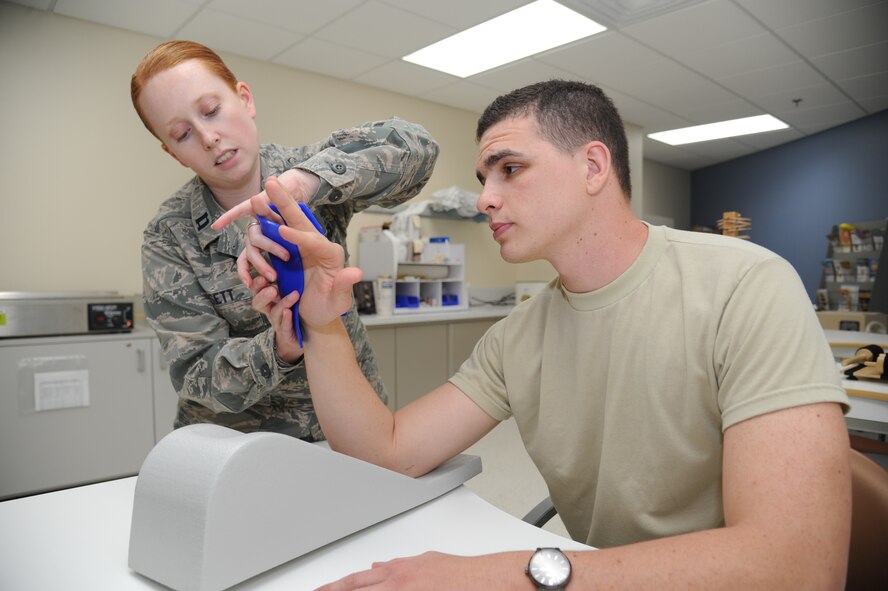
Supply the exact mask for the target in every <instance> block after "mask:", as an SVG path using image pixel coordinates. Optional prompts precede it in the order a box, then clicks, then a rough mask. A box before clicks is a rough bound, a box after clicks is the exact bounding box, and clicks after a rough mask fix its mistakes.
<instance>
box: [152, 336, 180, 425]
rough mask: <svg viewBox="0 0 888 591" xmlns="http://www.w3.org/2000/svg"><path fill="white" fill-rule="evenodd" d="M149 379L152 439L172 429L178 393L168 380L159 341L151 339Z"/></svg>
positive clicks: (168, 369) (168, 373) (177, 403)
mask: <svg viewBox="0 0 888 591" xmlns="http://www.w3.org/2000/svg"><path fill="white" fill-rule="evenodd" d="M151 380H152V390H153V393H154V441H155V442H157V441H160V440H161V439H163V436H164V435H166V434H167V433H170V432H171V431H172V430H173V422H174V421H175V420H176V412H177V409H178V406H179V395H178V394H176V391H175V390H174V389H173V382H172V381H171V380H170V366H169V365H168V364H167V362H166V360H165V359H164V358H163V355H162V354H161V352H160V341H159V340H157V339H156V338H153V339H151Z"/></svg>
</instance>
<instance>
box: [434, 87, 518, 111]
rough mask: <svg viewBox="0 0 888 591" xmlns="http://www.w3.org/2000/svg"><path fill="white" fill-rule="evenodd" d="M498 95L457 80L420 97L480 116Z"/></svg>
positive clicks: (494, 91) (487, 89) (498, 93)
mask: <svg viewBox="0 0 888 591" xmlns="http://www.w3.org/2000/svg"><path fill="white" fill-rule="evenodd" d="M500 94H501V93H500V92H499V91H496V90H492V89H490V88H485V87H483V86H478V85H477V84H472V83H471V82H466V81H465V80H459V81H457V82H454V83H453V84H450V85H449V86H445V87H443V88H438V89H436V90H433V91H431V92H426V93H423V94H421V95H420V97H421V98H424V99H428V100H430V101H434V102H436V103H442V104H445V105H450V106H453V107H459V108H460V109H465V110H467V111H472V112H474V113H479V114H480V113H481V112H483V111H484V109H486V108H487V105H489V104H490V103H492V102H493V100H494V99H495V98H496V97H498V96H499V95H500Z"/></svg>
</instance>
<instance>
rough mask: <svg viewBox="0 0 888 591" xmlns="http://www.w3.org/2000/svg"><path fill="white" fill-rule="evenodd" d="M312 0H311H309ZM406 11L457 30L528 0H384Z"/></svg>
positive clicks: (466, 27) (509, 9) (499, 13)
mask: <svg viewBox="0 0 888 591" xmlns="http://www.w3.org/2000/svg"><path fill="white" fill-rule="evenodd" d="M309 1H311V0H309ZM383 2H384V3H385V4H389V5H391V6H395V7H397V8H400V9H401V10H404V11H406V12H412V13H413V14H416V15H418V16H421V17H423V18H427V19H429V20H431V21H435V22H437V23H441V24H444V25H447V26H450V27H453V28H454V29H457V30H462V29H468V28H469V27H473V26H475V25H477V24H479V23H483V22H484V21H487V20H490V19H492V18H494V17H496V16H500V15H501V14H505V13H507V12H509V11H511V10H514V9H516V8H518V7H520V6H524V5H525V4H527V3H528V0H484V2H478V0H447V1H446V2H442V1H441V0H383Z"/></svg>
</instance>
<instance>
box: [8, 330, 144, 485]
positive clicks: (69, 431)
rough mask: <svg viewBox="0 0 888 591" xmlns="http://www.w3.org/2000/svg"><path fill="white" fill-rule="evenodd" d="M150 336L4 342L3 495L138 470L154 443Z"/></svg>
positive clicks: (59, 338) (126, 473) (74, 483)
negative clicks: (148, 337) (147, 337)
mask: <svg viewBox="0 0 888 591" xmlns="http://www.w3.org/2000/svg"><path fill="white" fill-rule="evenodd" d="M150 361H151V343H150V340H149V339H146V338H144V337H141V338H140V337H138V336H133V335H114V336H110V335H109V336H101V337H99V336H86V337H52V338H42V339H14V340H3V341H0V499H2V498H9V497H14V496H19V495H23V494H28V493H33V492H39V491H45V490H53V489H58V488H64V487H67V486H73V485H77V484H82V483H87V482H94V481H99V480H106V479H110V478H116V477H119V476H125V475H132V474H135V473H137V472H138V470H139V468H140V467H141V465H142V461H143V460H144V459H145V456H146V455H147V454H148V452H149V451H150V450H151V448H152V447H153V446H154V443H155V431H154V408H153V401H152V377H151V371H150V369H149V368H150Z"/></svg>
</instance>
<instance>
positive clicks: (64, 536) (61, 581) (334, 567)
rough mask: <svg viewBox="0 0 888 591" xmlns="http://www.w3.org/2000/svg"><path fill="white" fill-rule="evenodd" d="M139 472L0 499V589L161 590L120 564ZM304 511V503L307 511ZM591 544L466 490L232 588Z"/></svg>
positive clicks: (304, 582) (287, 586) (301, 585)
mask: <svg viewBox="0 0 888 591" xmlns="http://www.w3.org/2000/svg"><path fill="white" fill-rule="evenodd" d="M135 483H136V478H135V477H131V478H124V479H120V480H112V481H109V482H103V483H99V484H93V485H89V486H84V487H80V488H74V489H68V490H63V491H57V492H52V493H46V494H43V495H37V496H33V497H26V498H22V499H15V500H11V501H5V502H2V503H0V589H3V590H4V591H6V590H9V591H19V590H22V591H42V590H56V589H65V590H66V591H76V590H81V589H82V590H89V591H95V590H99V589H114V590H115V591H127V590H145V589H165V587H163V586H162V585H159V584H158V583H155V582H154V581H151V580H149V579H147V578H145V577H143V576H141V575H139V574H136V573H135V572H133V571H131V570H130V569H129V568H128V567H127V553H128V547H129V532H130V518H131V514H132V508H133V492H134V489H135ZM307 510H311V508H307ZM538 546H558V547H561V548H569V549H578V550H579V549H584V548H586V549H587V548H588V546H584V545H583V544H580V543H577V542H574V541H572V540H568V539H566V538H563V537H561V536H558V535H556V534H553V533H551V532H548V531H546V530H542V529H538V528H536V527H534V526H532V525H529V524H527V523H524V522H523V521H521V520H520V519H517V518H515V517H513V516H511V515H509V514H507V513H505V512H503V511H501V510H499V509H497V508H496V507H494V506H493V505H491V504H489V503H487V502H486V501H484V500H483V499H481V498H480V497H478V496H477V495H475V494H474V493H473V492H471V491H470V490H469V489H467V488H466V487H465V486H460V487H458V488H456V489H455V490H453V491H452V492H450V493H447V494H446V495H444V496H442V497H439V498H438V499H435V500H434V501H431V502H429V503H426V504H425V505H422V506H420V507H417V508H416V509H413V510H411V511H408V512H407V513H404V514H402V515H399V516H397V517H393V518H391V519H389V520H387V521H384V522H382V523H379V524H377V525H375V526H373V527H370V528H368V529H366V530H363V531H361V532H358V533H356V534H353V535H351V536H349V537H347V538H344V539H342V540H339V541H338V542H335V543H333V544H330V545H328V546H325V547H323V548H320V549H318V550H316V551H314V552H311V553H309V554H306V555H305V556H302V557H300V558H297V559H295V560H292V561H290V562H288V563H285V564H283V565H281V566H279V567H277V568H275V569H272V570H270V571H267V572H265V573H263V574H261V575H259V576H257V577H254V578H253V579H250V580H248V581H245V582H244V583H241V584H240V585H236V586H235V587H233V588H232V589H237V590H245V589H262V590H263V591H271V590H282V591H283V590H287V591H302V590H306V589H315V588H316V587H318V586H320V585H322V584H324V583H328V582H330V581H333V580H336V579H338V578H341V577H342V576H345V575H347V574H349V573H352V572H355V571H359V570H364V569H367V568H370V565H371V564H372V563H373V562H375V561H381V560H388V559H391V558H396V557H399V556H412V555H415V554H420V553H422V552H425V551H428V550H438V551H441V552H448V553H452V554H462V555H477V554H485V553H490V552H497V551H506V550H529V549H534V548H536V547H538Z"/></svg>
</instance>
